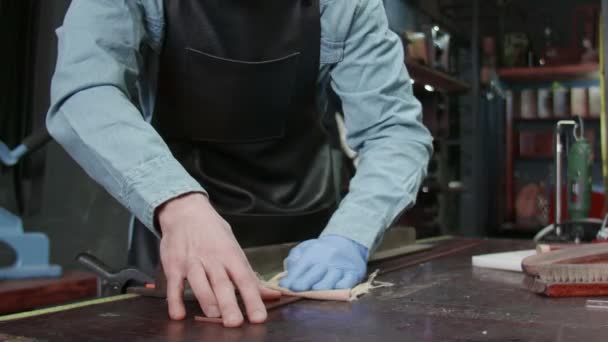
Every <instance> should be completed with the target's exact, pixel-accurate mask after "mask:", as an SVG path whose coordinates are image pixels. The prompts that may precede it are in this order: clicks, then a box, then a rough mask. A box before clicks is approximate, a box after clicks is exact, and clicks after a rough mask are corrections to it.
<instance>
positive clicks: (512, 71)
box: [498, 64, 600, 82]
mask: <svg viewBox="0 0 608 342" xmlns="http://www.w3.org/2000/svg"><path fill="white" fill-rule="evenodd" d="M599 71H600V67H599V64H573V65H561V66H547V67H534V68H526V67H523V68H505V69H499V70H498V76H499V77H500V78H501V79H502V80H504V81H507V82H547V81H561V80H574V79H585V78H586V79H597V78H599V76H600V74H599Z"/></svg>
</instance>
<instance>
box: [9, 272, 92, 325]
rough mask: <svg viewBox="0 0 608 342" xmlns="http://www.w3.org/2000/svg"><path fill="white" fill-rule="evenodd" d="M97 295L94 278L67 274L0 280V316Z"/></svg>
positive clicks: (78, 273)
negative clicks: (55, 276)
mask: <svg viewBox="0 0 608 342" xmlns="http://www.w3.org/2000/svg"><path fill="white" fill-rule="evenodd" d="M96 295H97V277H96V276H95V275H94V274H92V273H87V272H79V271H68V272H65V274H63V275H62V276H61V277H59V278H40V279H27V280H24V279H20V280H0V315H3V314H7V313H13V312H19V311H25V310H31V309H35V308H40V307H44V306H49V305H58V304H63V303H66V302H73V301H76V300H83V299H87V298H93V297H95V296H96Z"/></svg>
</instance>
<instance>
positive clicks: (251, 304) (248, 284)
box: [228, 264, 267, 323]
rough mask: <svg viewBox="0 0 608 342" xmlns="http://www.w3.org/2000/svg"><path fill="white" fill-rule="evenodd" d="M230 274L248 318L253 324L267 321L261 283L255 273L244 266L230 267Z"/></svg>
mask: <svg viewBox="0 0 608 342" xmlns="http://www.w3.org/2000/svg"><path fill="white" fill-rule="evenodd" d="M228 273H229V275H230V278H231V279H232V281H234V284H235V285H236V287H237V288H238V289H239V293H240V294H241V298H242V299H243V304H245V309H246V310H247V317H248V318H249V321H250V322H251V323H262V322H264V321H265V320H266V316H267V314H266V307H265V306H264V302H262V297H261V294H260V288H259V283H258V280H257V278H256V277H255V275H254V274H253V271H251V269H250V268H249V267H248V266H247V265H242V264H235V265H229V266H228Z"/></svg>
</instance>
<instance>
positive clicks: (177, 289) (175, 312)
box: [165, 268, 186, 320]
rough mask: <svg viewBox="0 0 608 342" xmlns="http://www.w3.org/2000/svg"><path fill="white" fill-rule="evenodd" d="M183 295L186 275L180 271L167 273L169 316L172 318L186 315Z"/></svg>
mask: <svg viewBox="0 0 608 342" xmlns="http://www.w3.org/2000/svg"><path fill="white" fill-rule="evenodd" d="M165 270H166V268H165ZM183 296H184V277H183V276H182V275H181V274H179V273H169V274H167V301H168V302H169V316H170V317H171V319H174V320H182V319H184V318H185V317H186V308H185V307H184V298H183Z"/></svg>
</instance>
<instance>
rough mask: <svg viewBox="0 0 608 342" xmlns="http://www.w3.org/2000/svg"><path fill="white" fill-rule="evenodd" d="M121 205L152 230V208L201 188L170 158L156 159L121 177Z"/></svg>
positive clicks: (201, 189)
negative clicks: (123, 180)
mask: <svg viewBox="0 0 608 342" xmlns="http://www.w3.org/2000/svg"><path fill="white" fill-rule="evenodd" d="M123 189H124V191H122V194H123V196H122V197H123V198H122V202H123V203H124V204H125V205H126V207H127V209H129V210H130V211H131V212H132V213H133V215H135V216H136V217H137V218H138V219H139V220H140V221H141V222H142V223H143V224H144V225H145V226H146V227H148V229H150V231H152V232H153V233H154V235H156V236H157V237H159V234H158V231H157V230H156V229H155V224H154V214H155V211H156V208H157V207H158V206H160V205H161V204H163V203H165V202H167V201H168V200H170V199H172V198H175V197H178V196H181V195H183V194H186V193H192V192H200V193H203V194H205V195H207V192H206V191H205V189H203V187H202V186H201V185H200V184H199V183H198V182H197V181H196V180H195V179H194V178H192V176H190V174H188V172H187V171H186V170H185V169H184V168H183V166H182V165H181V164H180V163H179V162H178V161H177V160H176V159H175V158H173V156H171V155H169V156H160V157H157V158H154V159H151V160H149V161H147V162H146V163H143V164H141V165H140V166H138V167H137V168H135V169H133V170H131V171H130V172H129V173H128V174H127V175H126V177H125V182H124V186H123Z"/></svg>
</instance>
